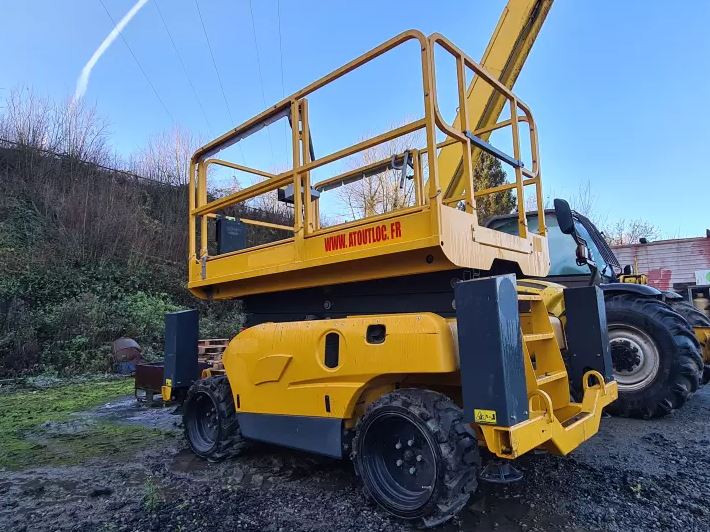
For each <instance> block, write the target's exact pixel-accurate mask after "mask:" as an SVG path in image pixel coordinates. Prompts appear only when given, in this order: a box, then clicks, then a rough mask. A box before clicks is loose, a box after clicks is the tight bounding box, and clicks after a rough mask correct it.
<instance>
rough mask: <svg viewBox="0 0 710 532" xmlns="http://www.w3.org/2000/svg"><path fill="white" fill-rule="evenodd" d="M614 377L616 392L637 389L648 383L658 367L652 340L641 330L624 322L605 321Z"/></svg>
mask: <svg viewBox="0 0 710 532" xmlns="http://www.w3.org/2000/svg"><path fill="white" fill-rule="evenodd" d="M609 342H610V347H611V356H612V363H613V366H614V378H615V379H616V381H617V383H618V385H619V390H620V391H626V392H631V391H637V390H642V389H644V388H646V387H647V386H649V385H650V384H651V383H652V382H653V381H654V379H655V378H656V375H657V374H658V369H659V367H660V361H661V356H660V352H659V349H658V346H657V345H656V342H655V341H654V340H653V338H651V336H650V335H649V334H648V333H647V332H646V331H644V330H642V329H639V328H637V327H634V326H633V325H629V324H628V323H612V324H609Z"/></svg>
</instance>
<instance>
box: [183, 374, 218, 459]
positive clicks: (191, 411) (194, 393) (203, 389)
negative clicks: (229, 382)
mask: <svg viewBox="0 0 710 532" xmlns="http://www.w3.org/2000/svg"><path fill="white" fill-rule="evenodd" d="M196 384H197V383H196ZM200 396H206V397H208V398H209V400H210V401H212V405H213V406H214V409H215V412H216V413H217V436H216V438H215V440H214V442H213V443H212V446H211V447H210V448H209V449H208V450H200V449H197V448H196V447H195V445H194V444H193V441H192V438H190V437H189V435H188V434H189V429H188V427H187V418H188V417H189V416H193V417H195V416H196V414H195V408H196V402H197V400H198V398H199V397H200ZM183 408H184V410H185V414H184V416H183V424H184V425H185V432H186V436H187V438H186V439H187V442H188V444H189V445H190V449H192V452H194V453H195V454H196V455H197V456H200V457H201V458H210V457H211V455H212V453H214V452H215V451H216V450H218V448H219V444H220V441H221V440H222V438H223V436H224V429H223V427H222V424H223V422H224V415H223V412H222V409H221V408H220V404H219V398H218V397H216V396H215V393H214V391H213V390H211V389H210V388H209V387H208V386H198V387H196V389H193V388H191V389H190V393H189V394H188V396H187V399H186V400H185V404H184V406H183Z"/></svg>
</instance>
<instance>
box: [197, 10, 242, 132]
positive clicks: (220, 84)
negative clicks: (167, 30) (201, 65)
mask: <svg viewBox="0 0 710 532" xmlns="http://www.w3.org/2000/svg"><path fill="white" fill-rule="evenodd" d="M195 7H196V8H197V15H198V16H199V17H200V24H202V32H203V33H204V34H205V40H206V41H207V48H209V51H210V57H211V58H212V66H214V71H215V74H217V81H218V82H219V88H220V89H221V91H222V98H224V105H226V106H227V113H229V120H230V121H231V123H232V125H234V117H233V116H232V109H231V107H229V101H228V100H227V94H226V93H225V92H224V85H223V84H222V77H221V76H220V75H219V69H218V68H217V61H215V59H214V53H213V52H212V44H210V38H209V37H208V36H207V28H206V27H205V21H204V20H202V12H201V11H200V4H199V3H198V2H197V0H195Z"/></svg>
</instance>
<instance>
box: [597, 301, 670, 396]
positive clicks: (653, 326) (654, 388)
mask: <svg viewBox="0 0 710 532" xmlns="http://www.w3.org/2000/svg"><path fill="white" fill-rule="evenodd" d="M607 325H608V327H609V329H611V328H612V327H614V326H616V327H619V328H623V327H624V326H626V325H631V326H634V327H636V328H637V329H640V330H642V331H643V332H644V333H646V334H647V335H648V337H649V338H650V339H651V340H652V341H653V342H654V344H655V347H656V350H657V351H658V358H659V360H658V371H657V372H656V375H655V376H654V377H653V380H652V381H651V383H650V384H648V385H647V386H646V387H644V388H641V389H638V390H625V389H622V388H619V393H620V394H623V395H624V396H625V399H626V400H627V401H628V402H629V403H631V402H633V403H636V402H639V403H640V402H643V403H644V404H646V403H648V402H649V401H660V400H662V399H664V398H665V397H667V396H668V390H667V385H668V382H669V380H670V377H671V375H672V374H673V372H674V370H676V368H675V367H674V366H675V364H676V362H677V360H676V359H677V357H675V356H674V355H675V352H676V350H677V346H676V344H675V341H674V339H673V333H672V331H670V330H669V328H668V327H667V326H666V324H665V323H663V321H662V320H659V319H657V318H655V317H654V316H651V315H648V314H644V313H642V312H640V311H639V310H638V309H635V308H623V309H621V308H614V306H611V308H609V307H607Z"/></svg>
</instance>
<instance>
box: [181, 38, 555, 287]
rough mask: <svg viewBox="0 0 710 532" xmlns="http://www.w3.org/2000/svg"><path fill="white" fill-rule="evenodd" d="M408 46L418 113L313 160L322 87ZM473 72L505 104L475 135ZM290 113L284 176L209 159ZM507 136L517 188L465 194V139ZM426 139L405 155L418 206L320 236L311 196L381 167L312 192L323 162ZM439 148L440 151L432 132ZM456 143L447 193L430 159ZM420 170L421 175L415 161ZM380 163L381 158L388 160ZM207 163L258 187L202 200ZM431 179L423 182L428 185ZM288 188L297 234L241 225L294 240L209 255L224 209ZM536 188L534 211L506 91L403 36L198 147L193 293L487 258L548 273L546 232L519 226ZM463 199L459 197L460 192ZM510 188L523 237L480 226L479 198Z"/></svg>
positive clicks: (475, 68) (488, 262) (468, 161)
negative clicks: (456, 160) (445, 111)
mask: <svg viewBox="0 0 710 532" xmlns="http://www.w3.org/2000/svg"><path fill="white" fill-rule="evenodd" d="M410 41H415V42H417V43H418V44H419V49H420V64H421V76H422V100H423V108H424V116H423V117H422V118H420V119H417V120H414V121H411V122H409V123H407V124H405V125H403V126H401V127H398V128H395V129H393V130H392V131H389V132H387V133H384V134H381V135H378V136H375V137H373V138H370V139H367V140H364V141H362V142H360V143H358V144H356V145H354V146H351V147H348V148H345V149H343V150H340V151H337V152H335V153H331V154H328V155H325V156H323V157H320V158H317V159H314V160H312V159H311V149H310V132H309V122H308V101H307V96H308V95H309V94H311V93H313V92H315V91H317V90H318V89H320V88H321V87H323V86H325V85H327V84H329V83H331V82H333V81H335V80H336V79H338V78H340V77H342V76H344V75H346V74H347V73H348V72H350V71H352V70H354V69H356V68H358V67H360V66H362V65H365V64H366V63H368V62H370V61H372V60H373V59H375V58H377V57H379V56H381V55H383V54H385V53H387V52H388V51H390V50H392V49H394V48H396V47H398V46H400V45H402V44H404V43H406V42H410ZM434 49H437V50H439V51H440V52H443V53H446V54H450V55H451V56H453V58H454V60H455V63H456V76H457V88H458V98H459V104H460V105H459V109H460V111H459V115H458V117H457V119H456V121H455V124H454V125H449V124H448V123H446V121H445V120H444V119H443V118H442V116H441V113H440V111H439V108H438V103H437V98H436V76H435V74H434ZM467 70H470V71H472V72H473V74H474V75H475V77H476V79H477V80H479V81H480V83H479V85H484V84H486V85H487V86H489V87H490V92H493V93H495V94H496V95H497V96H498V98H499V99H502V100H503V101H504V102H505V103H506V104H507V106H508V108H509V110H510V119H508V120H504V121H501V122H497V123H494V124H493V125H487V126H486V127H483V128H479V129H474V128H473V127H471V125H470V124H469V119H468V111H467V106H466V101H467V100H468V99H469V98H470V97H471V94H469V93H468V92H467V90H466V72H467ZM286 116H288V117H289V119H290V123H291V124H293V125H294V126H293V127H292V136H291V145H292V156H293V161H294V164H293V167H292V168H291V169H289V170H287V171H285V172H282V173H280V174H271V173H269V172H265V171H263V170H257V169H254V168H248V167H245V166H242V165H239V164H235V163H232V162H228V161H224V160H221V159H218V158H215V157H214V156H215V154H217V153H218V152H219V151H220V150H222V149H224V148H226V147H228V146H231V145H233V144H235V143H237V142H238V141H239V140H241V139H243V138H246V137H247V136H249V135H250V134H252V133H253V132H255V131H257V130H259V129H261V128H262V127H264V126H265V125H268V124H270V123H273V122H274V121H276V120H278V119H281V118H283V117H286ZM521 126H526V128H527V130H528V132H529V138H530V147H529V152H530V154H531V168H526V167H525V166H524V165H523V164H522V162H521V158H522V157H521V153H522V151H521V147H520V131H519V128H520V127H521ZM505 129H509V130H510V132H511V135H512V149H513V153H512V154H510V155H506V154H502V152H496V153H497V154H498V155H500V157H501V158H503V159H504V160H506V161H508V162H512V163H513V164H514V165H515V167H514V182H512V183H508V184H503V185H500V186H496V187H493V188H488V189H485V190H475V189H474V186H473V177H472V176H473V162H472V158H471V154H472V146H473V144H472V138H471V136H473V138H474V139H476V138H478V139H481V138H483V136H485V138H487V136H488V135H490V134H491V132H494V131H498V130H505ZM420 130H421V131H424V135H425V138H426V146H425V147H424V148H423V149H412V150H411V151H410V155H411V157H412V159H411V160H412V163H413V167H414V176H413V180H414V189H415V192H416V199H415V204H414V205H413V206H411V207H407V208H403V209H399V210H395V211H392V212H389V213H386V214H382V215H378V216H374V215H366V216H365V217H363V218H362V219H359V220H355V221H353V222H350V223H345V224H338V225H335V226H331V227H321V226H320V217H319V200H318V199H317V198H314V197H312V191H313V190H322V189H324V188H325V187H328V186H332V185H334V184H337V183H349V182H352V180H353V179H357V177H358V174H362V172H364V171H367V170H368V169H372V168H370V167H373V166H374V167H377V165H380V166H381V164H382V163H383V162H382V161H381V162H379V163H375V164H374V165H368V166H367V167H363V168H359V169H357V170H354V171H349V172H346V173H344V174H340V175H337V176H334V177H332V178H328V179H326V180H323V181H321V182H318V183H314V182H312V180H311V172H312V171H313V170H315V169H317V168H320V167H322V166H324V165H327V164H330V163H333V162H335V161H338V160H341V159H344V158H346V157H349V156H352V155H354V154H357V153H359V152H362V151H364V150H367V149H369V148H372V147H374V146H378V145H380V144H383V143H386V142H388V141H391V140H393V139H396V138H399V137H402V136H403V135H407V134H410V133H413V132H416V131H420ZM437 130H438V131H441V132H443V133H445V134H446V136H447V140H445V141H444V142H440V143H437V142H436V133H437ZM453 145H458V146H460V149H461V152H462V153H463V163H462V165H461V166H460V168H459V170H460V171H459V174H460V176H461V177H460V178H458V179H457V183H458V185H457V189H456V193H455V194H453V193H447V192H446V190H443V189H442V184H444V183H447V182H449V181H450V179H451V178H452V176H447V175H440V171H439V161H438V160H437V159H438V156H437V153H438V150H441V149H443V148H446V147H447V146H453ZM423 158H425V159H426V161H427V163H426V165H427V167H426V170H427V171H426V172H425V168H424V163H422V159H423ZM385 162H386V161H385ZM211 166H222V167H227V168H231V169H234V170H239V171H243V172H247V173H251V174H253V175H257V176H259V177H260V178H263V181H261V182H259V183H257V184H255V185H253V186H250V187H247V188H244V189H242V190H239V191H238V192H235V193H233V194H230V195H228V196H225V197H222V198H219V199H215V200H213V201H208V186H207V177H208V171H209V168H210V167H211ZM425 175H426V176H427V178H426V180H425V177H424V176H425ZM287 185H292V186H293V190H295V191H297V192H296V193H295V194H294V195H293V198H294V211H293V212H294V219H293V225H279V224H273V223H268V222H262V221H258V220H250V219H246V218H242V219H241V221H242V222H243V223H246V224H249V225H261V226H264V227H268V228H271V229H281V230H283V231H285V232H287V233H288V234H291V233H292V236H289V237H288V238H284V239H283V240H279V241H277V242H273V243H269V244H264V245H260V246H256V247H251V248H248V249H243V250H239V251H233V252H230V253H223V254H221V255H210V254H209V253H208V248H209V246H208V220H209V219H210V218H212V217H214V216H215V215H217V214H218V213H219V212H220V211H223V210H224V209H226V208H228V207H230V206H233V205H237V204H242V203H244V202H248V201H249V200H250V199H253V198H255V197H257V196H260V195H263V194H265V193H269V192H272V193H273V192H274V191H276V190H277V189H280V188H283V187H286V186H287ZM528 185H530V186H534V187H535V197H536V199H537V204H538V206H539V208H540V209H542V206H543V203H544V202H543V201H542V188H541V180H540V170H539V165H538V147H537V129H536V127H535V123H534V121H533V118H532V114H531V113H530V110H529V108H528V107H527V106H526V105H525V104H524V103H523V102H522V101H520V100H519V99H518V98H517V97H516V96H515V95H514V94H513V93H512V92H511V91H510V90H509V89H508V88H506V87H505V86H504V85H503V84H502V83H500V82H499V81H497V80H496V78H495V77H494V76H492V75H490V74H488V73H487V72H486V71H485V69H483V68H482V67H480V66H479V65H478V64H477V63H476V62H475V61H473V59H471V58H470V57H469V56H467V55H466V54H465V53H464V52H462V51H461V50H460V49H459V48H457V47H456V46H454V45H453V44H452V43H451V42H450V41H448V40H447V39H446V38H445V37H443V36H441V35H439V34H433V35H431V36H429V37H425V36H424V35H423V34H422V33H420V32H418V31H415V30H410V31H406V32H404V33H402V34H400V35H398V36H396V37H394V38H393V39H390V40H389V41H387V42H385V43H384V44H382V45H380V46H378V47H377V48H375V49H373V50H372V51H370V52H368V53H366V54H364V55H362V56H360V57H358V58H357V59H355V60H353V61H351V62H350V63H348V64H346V65H344V66H343V67H341V68H339V69H338V70H336V71H334V72H333V73H331V74H329V75H327V76H324V77H323V78H321V79H320V80H318V81H316V82H314V83H312V84H311V85H309V86H308V87H306V88H305V89H303V90H301V91H299V92H296V93H295V94H293V95H291V96H289V97H288V98H286V99H284V100H282V101H281V102H279V103H277V104H276V105H274V106H273V107H272V108H270V109H269V110H267V111H265V112H263V113H261V114H260V115H258V116H256V117H254V118H253V119H251V120H249V121H247V122H245V123H244V124H242V125H241V126H239V127H237V128H235V129H234V130H232V131H230V132H228V133H226V134H224V135H222V136H221V137H219V138H218V139H216V140H215V141H213V142H211V143H209V144H207V145H205V146H204V147H202V148H200V149H199V150H198V151H197V152H196V153H195V155H194V156H193V158H192V161H191V171H190V182H189V192H190V198H189V202H190V221H189V281H188V287H189V289H190V290H191V291H192V292H193V293H194V294H195V295H196V296H198V297H202V298H216V299H220V298H233V297H242V296H246V295H251V294H259V293H267V292H279V291H285V290H292V289H298V288H306V287H311V286H323V285H327V284H332V283H343V282H354V281H361V280H367V279H379V278H387V277H394V276H403V275H409V274H418V273H425V272H434V271H441V270H447V269H453V268H476V269H482V270H489V269H490V268H491V267H492V265H493V264H494V261H495V260H503V261H509V262H510V263H514V264H517V265H519V267H520V270H521V271H522V273H523V274H525V275H529V276H544V275H545V274H546V273H547V270H548V268H549V258H548V251H547V246H546V245H545V243H544V235H545V228H544V226H543V225H542V224H541V227H540V228H539V232H538V233H537V234H534V233H531V232H528V230H527V220H526V217H525V194H524V189H525V187H526V186H528ZM461 190H463V192H461ZM508 190H512V191H515V193H516V196H517V205H518V221H519V225H520V231H519V236H514V235H508V234H504V233H502V232H499V231H494V230H491V229H488V228H485V227H481V226H480V225H479V223H478V214H477V208H476V198H477V197H482V196H486V195H489V194H495V193H500V192H503V191H508Z"/></svg>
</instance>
